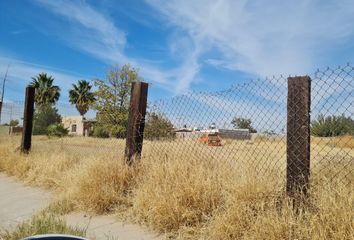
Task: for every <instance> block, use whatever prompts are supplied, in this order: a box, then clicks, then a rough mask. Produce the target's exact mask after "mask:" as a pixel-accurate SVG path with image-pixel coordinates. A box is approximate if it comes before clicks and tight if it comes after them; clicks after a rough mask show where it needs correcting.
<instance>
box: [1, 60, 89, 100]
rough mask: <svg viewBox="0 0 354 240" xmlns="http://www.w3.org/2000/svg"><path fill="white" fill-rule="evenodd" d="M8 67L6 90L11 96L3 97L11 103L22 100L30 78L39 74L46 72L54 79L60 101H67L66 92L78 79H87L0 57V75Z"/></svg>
mask: <svg viewBox="0 0 354 240" xmlns="http://www.w3.org/2000/svg"><path fill="white" fill-rule="evenodd" d="M8 64H10V66H9V71H8V77H7V84H6V88H7V89H8V92H11V93H12V94H13V96H9V95H5V96H6V97H7V99H9V100H12V101H17V100H20V101H21V100H23V98H24V97H23V93H24V91H25V88H26V86H27V85H28V84H29V83H30V81H31V78H32V77H34V76H37V75H38V74H39V73H41V72H46V73H48V74H49V75H52V76H53V77H54V78H55V84H56V85H59V86H60V88H61V95H62V97H61V98H62V99H65V100H64V101H66V100H67V97H68V90H69V89H70V88H71V85H72V84H73V83H75V82H76V81H77V80H79V79H87V78H85V77H84V76H82V75H80V74H74V73H70V72H67V71H64V70H61V69H56V68H52V67H49V66H43V65H38V64H33V63H28V62H25V61H21V60H19V59H16V58H7V57H1V56H0V73H1V74H5V72H6V68H7V66H8ZM19 96H21V97H19Z"/></svg>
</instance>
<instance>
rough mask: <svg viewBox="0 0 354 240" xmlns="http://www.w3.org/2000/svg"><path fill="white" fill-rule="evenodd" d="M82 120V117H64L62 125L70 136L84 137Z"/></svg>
mask: <svg viewBox="0 0 354 240" xmlns="http://www.w3.org/2000/svg"><path fill="white" fill-rule="evenodd" d="M83 120H84V118H83V116H64V117H63V118H62V123H63V125H64V128H67V129H68V130H69V134H70V135H78V136H83V135H84V122H83Z"/></svg>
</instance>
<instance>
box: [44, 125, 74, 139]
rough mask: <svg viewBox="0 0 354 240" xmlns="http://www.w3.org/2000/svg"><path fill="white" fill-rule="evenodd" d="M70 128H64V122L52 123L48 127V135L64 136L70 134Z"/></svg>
mask: <svg viewBox="0 0 354 240" xmlns="http://www.w3.org/2000/svg"><path fill="white" fill-rule="evenodd" d="M68 133H69V130H68V129H67V128H64V125H63V124H51V125H49V127H48V128H47V135H48V136H56V137H63V136H66V135H68Z"/></svg>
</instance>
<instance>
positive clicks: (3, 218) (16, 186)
mask: <svg viewBox="0 0 354 240" xmlns="http://www.w3.org/2000/svg"><path fill="white" fill-rule="evenodd" d="M50 198H51V194H50V193H48V192H46V191H43V190H41V189H38V188H33V187H29V186H26V185H24V184H23V183H20V182H18V181H16V179H15V178H13V177H8V176H6V175H5V174H2V173H0V228H1V229H9V230H11V229H13V228H14V227H15V226H16V225H17V224H19V223H21V222H23V221H25V220H28V219H30V218H31V217H32V216H33V215H34V214H35V213H36V212H38V211H40V210H43V209H44V208H46V207H47V206H48V204H49V202H50ZM65 219H66V221H67V223H68V224H70V225H72V226H78V227H87V235H88V236H87V237H88V238H95V239H118V240H124V239H129V240H155V239H164V238H163V237H162V236H158V235H157V234H154V233H151V232H149V231H147V230H146V229H144V228H142V227H141V226H138V225H134V224H125V223H122V222H119V221H118V220H117V219H115V217H114V216H94V217H87V216H86V215H85V214H84V213H72V214H70V215H68V216H66V217H65Z"/></svg>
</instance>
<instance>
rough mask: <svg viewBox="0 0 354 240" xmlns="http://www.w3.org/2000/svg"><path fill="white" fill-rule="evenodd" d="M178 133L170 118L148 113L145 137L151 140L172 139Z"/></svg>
mask: <svg viewBox="0 0 354 240" xmlns="http://www.w3.org/2000/svg"><path fill="white" fill-rule="evenodd" d="M175 135H176V133H175V132H174V129H173V124H172V123H171V121H170V120H169V119H167V118H166V117H164V116H162V115H161V114H157V113H154V112H152V113H148V114H147V121H146V123H145V129H144V138H146V139H150V140H159V139H161V138H162V139H166V138H167V139H172V138H174V137H175Z"/></svg>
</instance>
